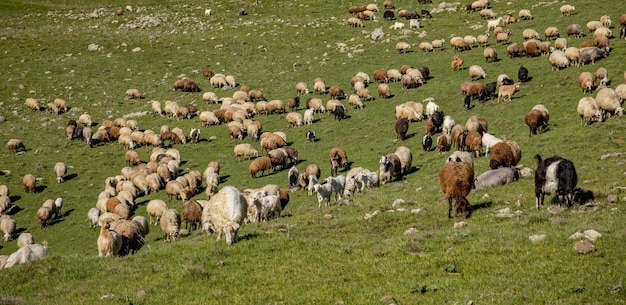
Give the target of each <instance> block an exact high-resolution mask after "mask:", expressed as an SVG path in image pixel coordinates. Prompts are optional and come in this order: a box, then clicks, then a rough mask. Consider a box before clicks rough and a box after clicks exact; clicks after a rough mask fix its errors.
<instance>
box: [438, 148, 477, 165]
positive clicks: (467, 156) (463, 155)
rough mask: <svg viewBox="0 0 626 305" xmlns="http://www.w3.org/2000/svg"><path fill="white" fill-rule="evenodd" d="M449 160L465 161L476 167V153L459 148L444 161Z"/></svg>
mask: <svg viewBox="0 0 626 305" xmlns="http://www.w3.org/2000/svg"><path fill="white" fill-rule="evenodd" d="M447 162H464V163H467V164H469V165H471V166H472V167H474V155H473V154H472V153H471V152H468V151H460V150H457V151H455V152H453V153H452V154H450V156H448V158H447V159H446V161H445V162H444V163H447Z"/></svg>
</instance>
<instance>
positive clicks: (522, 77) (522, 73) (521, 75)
mask: <svg viewBox="0 0 626 305" xmlns="http://www.w3.org/2000/svg"><path fill="white" fill-rule="evenodd" d="M517 79H518V80H519V82H520V83H525V82H527V81H528V69H527V68H526V67H524V66H520V67H519V70H517Z"/></svg>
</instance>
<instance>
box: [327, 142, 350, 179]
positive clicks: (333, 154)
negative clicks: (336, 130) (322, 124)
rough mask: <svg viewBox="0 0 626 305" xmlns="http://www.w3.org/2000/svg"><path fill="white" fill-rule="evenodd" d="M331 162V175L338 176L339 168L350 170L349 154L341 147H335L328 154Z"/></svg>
mask: <svg viewBox="0 0 626 305" xmlns="http://www.w3.org/2000/svg"><path fill="white" fill-rule="evenodd" d="M328 159H329V161H330V175H331V176H336V175H337V170H338V169H339V167H341V168H343V169H347V168H348V165H349V164H348V154H347V153H346V151H345V150H343V149H342V148H341V147H333V148H331V149H330V152H329V154H328Z"/></svg>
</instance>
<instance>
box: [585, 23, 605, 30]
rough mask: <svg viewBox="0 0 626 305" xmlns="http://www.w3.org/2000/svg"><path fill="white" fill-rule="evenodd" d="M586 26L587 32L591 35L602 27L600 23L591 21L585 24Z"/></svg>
mask: <svg viewBox="0 0 626 305" xmlns="http://www.w3.org/2000/svg"><path fill="white" fill-rule="evenodd" d="M586 26H587V31H589V33H593V32H595V31H596V30H597V29H600V28H602V27H604V26H603V25H602V22H600V21H597V20H592V21H589V22H587V25H586Z"/></svg>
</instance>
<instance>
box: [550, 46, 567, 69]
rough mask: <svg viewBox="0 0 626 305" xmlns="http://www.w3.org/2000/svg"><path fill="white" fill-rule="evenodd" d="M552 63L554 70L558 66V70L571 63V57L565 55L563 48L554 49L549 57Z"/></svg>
mask: <svg viewBox="0 0 626 305" xmlns="http://www.w3.org/2000/svg"><path fill="white" fill-rule="evenodd" d="M548 60H549V61H550V64H551V65H552V71H554V69H555V68H556V70H557V71H558V70H560V69H561V68H567V66H569V65H570V61H569V59H568V58H567V57H566V56H565V53H564V52H563V51H561V50H554V51H553V52H552V53H550V57H549V58H548Z"/></svg>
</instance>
